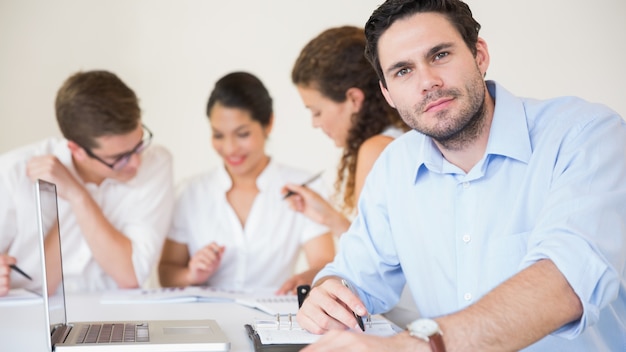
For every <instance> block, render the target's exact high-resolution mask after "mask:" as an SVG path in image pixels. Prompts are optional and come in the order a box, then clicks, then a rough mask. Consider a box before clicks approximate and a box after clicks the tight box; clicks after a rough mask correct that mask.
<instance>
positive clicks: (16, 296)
mask: <svg viewBox="0 0 626 352" xmlns="http://www.w3.org/2000/svg"><path fill="white" fill-rule="evenodd" d="M37 302H43V299H42V298H41V296H39V295H38V294H36V293H34V292H31V291H28V290H26V289H23V288H12V289H10V290H9V293H8V294H7V295H6V296H2V297H0V306H19V305H26V304H34V303H37Z"/></svg>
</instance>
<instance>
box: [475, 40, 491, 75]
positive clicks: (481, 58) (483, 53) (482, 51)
mask: <svg viewBox="0 0 626 352" xmlns="http://www.w3.org/2000/svg"><path fill="white" fill-rule="evenodd" d="M476 66H478V69H479V70H480V73H482V75H483V77H485V75H486V74H487V69H488V68H489V49H488V48H487V42H486V41H485V40H484V39H483V38H480V37H479V38H478V41H477V42H476Z"/></svg>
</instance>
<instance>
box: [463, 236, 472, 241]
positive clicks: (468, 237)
mask: <svg viewBox="0 0 626 352" xmlns="http://www.w3.org/2000/svg"><path fill="white" fill-rule="evenodd" d="M471 240H472V236H470V235H464V236H463V242H465V243H469V242H470V241H471Z"/></svg>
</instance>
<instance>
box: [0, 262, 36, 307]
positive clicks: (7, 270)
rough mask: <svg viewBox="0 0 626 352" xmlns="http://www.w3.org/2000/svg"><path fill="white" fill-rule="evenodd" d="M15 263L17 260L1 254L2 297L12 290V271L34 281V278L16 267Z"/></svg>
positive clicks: (0, 292)
mask: <svg viewBox="0 0 626 352" xmlns="http://www.w3.org/2000/svg"><path fill="white" fill-rule="evenodd" d="M15 263H16V260H15V258H13V257H11V256H9V255H6V254H0V297H1V296H5V295H6V294H7V293H9V290H10V289H11V270H13V271H16V272H18V273H19V274H21V275H22V276H24V277H25V278H27V279H29V280H32V278H31V277H30V276H28V274H26V273H25V272H24V271H22V269H20V268H19V267H18V266H17V265H15Z"/></svg>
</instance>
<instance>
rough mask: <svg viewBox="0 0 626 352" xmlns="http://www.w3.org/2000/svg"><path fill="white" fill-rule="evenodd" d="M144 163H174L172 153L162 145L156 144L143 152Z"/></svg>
mask: <svg viewBox="0 0 626 352" xmlns="http://www.w3.org/2000/svg"><path fill="white" fill-rule="evenodd" d="M143 161H144V162H145V163H155V164H161V163H169V164H171V163H172V153H171V152H170V151H169V150H168V149H167V148H165V147H164V146H162V145H160V144H154V145H151V146H150V147H148V148H146V150H145V151H143Z"/></svg>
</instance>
